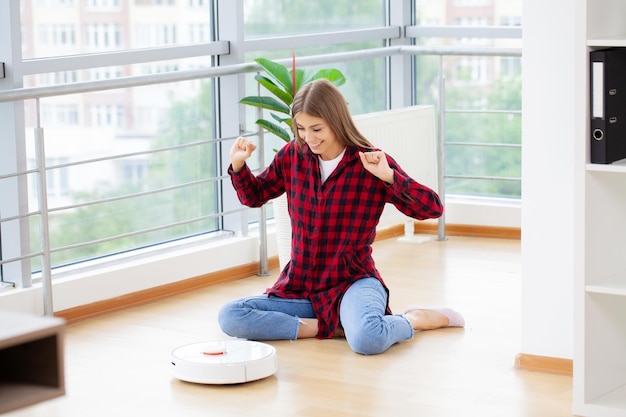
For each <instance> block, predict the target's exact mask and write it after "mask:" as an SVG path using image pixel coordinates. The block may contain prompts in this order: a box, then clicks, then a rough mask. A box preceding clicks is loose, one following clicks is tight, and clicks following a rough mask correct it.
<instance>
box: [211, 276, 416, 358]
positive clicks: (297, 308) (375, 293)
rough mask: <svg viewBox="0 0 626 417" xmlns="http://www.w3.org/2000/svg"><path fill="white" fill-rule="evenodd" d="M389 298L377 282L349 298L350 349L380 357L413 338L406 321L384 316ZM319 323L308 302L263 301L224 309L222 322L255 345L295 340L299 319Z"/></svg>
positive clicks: (359, 284)
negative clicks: (258, 342) (392, 347)
mask: <svg viewBox="0 0 626 417" xmlns="http://www.w3.org/2000/svg"><path fill="white" fill-rule="evenodd" d="M386 305H387V292H386V291H385V289H384V288H383V286H382V284H381V283H380V281H378V280H377V279H376V278H363V279H360V280H358V281H356V282H355V283H354V284H352V285H351V286H350V288H348V290H347V291H346V293H345V294H344V296H343V298H342V301H341V306H340V308H339V319H340V321H341V326H342V327H343V330H344V333H345V337H346V340H347V341H348V344H349V345H350V347H351V348H352V350H354V351H355V352H357V353H361V354H364V355H376V354H379V353H383V352H384V351H386V350H387V349H389V348H390V347H391V345H393V344H395V343H397V342H400V341H402V340H408V339H411V338H412V337H413V333H414V332H413V328H412V327H411V324H410V323H409V321H408V320H407V319H406V318H405V317H403V316H401V315H385V307H386ZM305 318H309V319H312V318H315V313H314V312H313V308H312V307H311V302H310V301H309V300H307V299H288V298H279V297H268V296H267V295H258V296H252V297H244V298H240V299H237V300H234V301H231V302H230V303H228V304H226V305H224V306H223V307H222V308H221V310H220V312H219V314H218V322H219V324H220V327H221V328H222V330H223V331H224V332H225V333H226V334H228V335H229V336H233V337H240V338H244V339H250V340H295V339H296V338H297V335H298V329H299V327H300V325H301V321H300V319H305Z"/></svg>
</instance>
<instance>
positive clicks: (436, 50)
mask: <svg viewBox="0 0 626 417" xmlns="http://www.w3.org/2000/svg"><path fill="white" fill-rule="evenodd" d="M394 55H434V56H439V57H440V64H439V65H440V68H439V70H440V89H439V137H438V154H437V158H438V169H439V173H438V178H439V181H438V182H439V190H438V192H439V194H440V196H441V197H442V198H445V178H450V177H451V176H450V177H446V175H445V167H444V158H445V156H444V134H445V114H446V111H447V110H446V109H445V80H444V77H443V62H442V59H443V57H444V56H461V55H464V56H500V57H520V56H521V49H519V48H460V47H422V46H391V47H384V48H374V49H366V50H358V51H352V52H342V53H334V54H326V55H317V56H308V57H301V58H299V59H298V63H299V65H300V66H301V67H302V66H315V65H322V64H329V63H339V62H346V61H354V60H365V59H371V58H377V57H390V56H394ZM277 62H279V63H284V64H288V63H289V62H290V61H289V60H277ZM260 70H261V67H260V66H259V65H257V64H256V63H243V64H238V65H229V66H222V67H211V68H202V69H194V70H185V71H177V72H172V73H160V74H153V75H142V76H131V77H123V78H118V79H107V80H99V81H88V82H78V83H72V84H64V85H54V86H46V87H32V88H21V89H14V90H7V91H0V103H6V102H15V101H22V100H32V99H34V100H35V101H36V112H37V121H36V127H35V139H36V155H37V167H36V168H34V169H29V170H25V171H21V172H16V173H12V174H9V175H2V176H0V180H2V179H7V178H15V177H21V176H24V175H29V174H35V175H36V176H37V183H38V192H39V195H38V200H39V210H38V211H34V212H29V213H25V214H20V215H18V216H13V217H7V218H1V219H0V222H8V221H16V220H23V219H25V218H28V217H31V216H33V215H39V216H40V219H41V220H40V227H41V233H40V236H41V251H38V252H33V253H29V254H27V255H23V256H20V257H14V258H11V259H3V260H0V266H2V265H4V264H8V263H11V262H17V261H21V260H24V259H27V258H33V257H37V256H41V257H42V259H43V262H42V273H41V279H42V286H43V290H44V312H45V314H47V315H51V314H52V312H53V309H52V291H51V289H52V284H51V278H52V277H51V274H52V271H51V269H52V268H51V265H50V255H51V253H53V252H55V251H60V250H64V249H67V248H68V247H63V248H51V247H50V238H49V223H48V219H49V214H50V213H51V212H53V211H54V210H61V209H67V208H78V207H81V206H84V205H88V204H95V203H94V202H91V203H85V204H76V205H72V206H65V207H61V208H58V209H53V210H50V209H49V208H48V194H47V190H46V184H47V172H48V171H49V170H51V169H58V168H61V167H66V166H69V165H70V164H65V165H61V164H57V165H54V166H46V157H45V151H44V149H45V144H44V129H43V127H42V126H41V120H40V116H39V114H40V111H41V110H40V103H39V100H40V99H41V98H44V97H54V96H62V95H68V94H77V93H87V92H96V91H106V90H113V89H120V88H129V87H138V86H146V85H156V84H165V83H172V82H179V81H189V80H199V79H207V78H215V77H220V76H225V75H234V74H245V73H251V72H258V71H260ZM509 113H510V112H509ZM232 139H234V138H216V139H211V140H209V141H202V142H197V143H188V144H184V145H178V146H174V147H167V148H161V149H153V150H150V151H144V152H135V153H126V154H123V155H113V156H109V157H102V158H97V159H91V160H85V161H80V162H77V164H87V163H93V162H95V161H103V160H111V159H116V158H123V157H128V156H137V155H146V154H151V153H156V152H163V151H166V150H172V149H180V148H183V147H190V146H198V145H200V144H206V143H208V142H220V141H226V140H232ZM450 145H455V144H454V143H452V144H450ZM489 146H499V145H494V144H489ZM224 178H226V177H225V176H218V177H213V178H209V179H206V180H202V182H216V181H220V180H222V179H224ZM507 179H509V178H507ZM191 184H193V183H191ZM187 186H190V183H185V184H181V185H179V186H176V187H187ZM169 189H170V188H163V189H159V190H153V191H150V192H147V194H154V193H159V192H163V191H166V190H169ZM136 196H137V194H131V195H128V196H123V197H119V198H120V199H122V198H132V197H136ZM103 201H104V200H103ZM99 202H102V201H99ZM241 210H245V208H242V209H237V210H232V211H228V212H226V211H222V212H218V213H215V214H212V215H210V216H206V217H205V218H217V217H223V216H225V215H227V214H232V213H236V212H239V211H241ZM203 219H204V218H203ZM197 220H198V219H192V220H189V221H188V222H193V221H197ZM171 226H172V225H167V226H162V227H155V228H150V229H145V230H140V231H135V232H133V233H131V234H132V235H137V234H143V233H148V232H151V231H155V230H159V229H161V228H164V227H171ZM260 230H261V233H260V239H261V243H260V246H261V247H260V251H261V258H262V260H261V266H262V269H263V268H265V269H266V268H267V241H266V225H265V215H262V216H261V223H260ZM131 234H129V235H131ZM438 234H439V236H438V238H439V239H440V240H442V239H445V218H444V217H442V218H441V219H440V221H439V232H438ZM119 237H120V236H114V237H111V238H110V239H103V240H102V241H105V240H113V239H118V238H119ZM93 243H94V242H93V241H90V242H84V243H81V244H76V245H72V246H71V247H81V246H87V245H91V244H93ZM262 273H263V271H262Z"/></svg>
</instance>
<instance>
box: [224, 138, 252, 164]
mask: <svg viewBox="0 0 626 417" xmlns="http://www.w3.org/2000/svg"><path fill="white" fill-rule="evenodd" d="M255 149H256V145H255V144H254V143H252V142H250V141H249V140H248V139H246V138H244V137H242V136H239V137H238V138H237V139H236V140H235V143H233V146H232V147H231V148H230V163H231V165H232V167H233V171H235V172H237V171H239V170H240V169H241V168H242V167H243V164H244V163H245V161H246V159H248V158H250V155H252V152H254V150H255Z"/></svg>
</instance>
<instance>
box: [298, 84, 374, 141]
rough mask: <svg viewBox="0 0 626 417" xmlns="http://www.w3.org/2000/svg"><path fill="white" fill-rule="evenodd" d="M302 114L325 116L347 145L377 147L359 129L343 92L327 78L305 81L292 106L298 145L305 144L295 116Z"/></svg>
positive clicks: (326, 120)
mask: <svg viewBox="0 0 626 417" xmlns="http://www.w3.org/2000/svg"><path fill="white" fill-rule="evenodd" d="M300 113H307V114H309V115H311V116H313V117H319V118H321V119H323V120H324V121H325V122H326V123H327V124H328V126H329V127H330V128H331V129H332V131H333V132H334V133H335V136H337V139H338V140H339V141H340V142H342V143H343V144H344V145H346V146H357V147H361V148H370V149H371V148H374V145H372V143H371V142H370V141H369V140H368V139H367V138H366V137H365V136H363V134H362V133H361V132H359V130H358V129H357V127H356V125H355V124H354V121H353V120H352V115H351V114H350V110H349V109H348V104H347V103H346V100H345V98H344V97H343V94H341V91H339V89H338V88H337V87H335V85H334V84H333V83H331V82H330V81H328V80H326V79H319V80H315V81H312V82H310V83H308V84H306V85H305V86H304V87H302V88H301V89H300V91H298V93H297V94H296V96H295V97H294V99H293V103H292V105H291V118H292V120H293V131H294V135H295V137H296V141H297V142H298V144H299V145H301V146H302V145H304V143H305V142H304V139H302V138H301V137H300V135H298V130H297V129H296V118H297V117H298V115H299V114H300Z"/></svg>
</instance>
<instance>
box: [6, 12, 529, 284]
mask: <svg viewBox="0 0 626 417" xmlns="http://www.w3.org/2000/svg"><path fill="white" fill-rule="evenodd" d="M9 1H11V2H16V0H9ZM399 3H400V2H393V1H389V0H364V1H359V2H349V1H337V0H320V1H315V2H311V1H310V0H309V1H306V0H217V1H209V0H129V1H121V0H21V2H20V3H19V4H20V6H21V7H20V11H21V21H20V22H19V23H18V24H17V25H14V26H13V27H21V30H22V32H21V42H22V47H21V54H22V57H21V61H22V62H20V64H22V66H23V68H25V69H24V74H22V75H20V76H19V80H16V82H15V85H16V86H24V87H29V88H30V87H44V86H59V85H65V84H72V83H85V82H96V83H98V82H105V81H109V80H120V79H126V78H133V77H137V76H146V75H154V74H163V73H174V74H175V73H180V72H182V71H187V70H195V69H199V68H206V67H211V66H215V65H218V64H219V65H230V64H241V63H243V62H252V61H253V60H254V59H255V58H257V57H261V56H262V57H266V58H270V59H277V60H282V59H284V60H288V59H290V58H291V56H292V53H294V54H295V55H296V62H297V65H298V62H300V61H299V60H300V59H303V58H306V57H312V56H322V55H325V54H337V53H347V52H354V51H363V50H377V49H381V48H383V47H387V46H390V45H396V44H398V42H399V43H400V44H402V45H408V46H410V45H417V46H433V47H440V46H446V47H464V48H467V49H468V50H471V49H472V48H474V49H477V48H490V47H494V48H498V47H500V48H506V47H519V46H520V42H521V41H520V39H519V38H518V39H509V38H508V37H507V36H498V35H495V36H489V35H485V32H482V31H480V29H488V28H493V27H494V26H508V27H515V26H520V25H521V0H481V1H450V0H414V2H413V4H412V7H411V8H410V10H411V12H407V10H399V9H397V6H398V4H399ZM214 6H216V7H217V8H216V9H215V10H217V13H223V12H224V10H225V9H227V10H231V11H232V13H233V17H236V18H233V19H229V20H228V22H227V24H226V23H224V22H221V23H222V24H221V25H219V24H218V25H213V24H212V21H211V19H212V17H214V16H213V13H215V11H214V9H213V7H214ZM236 6H237V7H236ZM239 6H241V7H239ZM241 10H242V14H243V15H242V16H240V15H236V14H237V13H239V11H241ZM399 14H401V15H402V19H397V17H398V15H399ZM235 15H236V16H235ZM2 19H4V20H2ZM8 20H9V18H8V17H7V16H4V17H0V21H4V22H7V21H8ZM238 22H241V24H242V25H243V27H240V28H239V27H235V28H232V29H233V30H231V31H225V27H227V26H231V25H238V24H239V23H238ZM400 22H402V23H400ZM409 28H412V29H413V30H415V31H416V32H415V33H417V34H416V35H406V36H407V37H406V38H405V37H404V36H405V34H407V33H410V32H408V31H407V30H408V29H409ZM459 28H461V29H463V30H459ZM229 29H230V28H229ZM422 29H423V30H422ZM223 33H229V35H228V36H224V35H223ZM220 35H221V37H220ZM215 40H217V41H222V42H224V43H226V42H229V44H228V45H226V47H225V48H224V49H223V50H222V51H220V52H218V53H215V54H207V53H203V52H201V51H202V49H195V48H202V47H206V46H207V45H209V46H211V44H216V43H219V42H213V41H215ZM0 48H9V46H8V45H4V44H2V45H0ZM172 51H174V52H172ZM181 51H182V52H181ZM189 51H193V52H192V53H190V52H189ZM196 51H200V52H196ZM168 54H169V55H168ZM10 55H11V56H13V55H14V54H10ZM18 55H19V54H18ZM217 56H220V58H219V59H218V58H217ZM222 58H223V60H222ZM392 61H393V62H396V61H395V60H393V59H391V58H390V57H388V56H384V55H376V56H374V57H372V56H365V57H361V58H358V59H345V60H337V61H332V62H330V63H327V64H319V65H318V64H315V65H311V66H310V67H309V69H310V70H311V71H313V70H315V69H318V68H321V67H325V68H330V67H334V68H338V69H340V70H341V71H342V72H343V73H344V74H345V75H346V78H347V83H346V84H345V85H343V86H341V90H342V92H343V93H344V95H345V96H346V98H347V100H348V102H349V106H350V109H351V111H352V112H353V114H361V113H367V112H374V111H379V110H385V109H387V108H388V107H389V106H390V105H391V104H390V103H392V102H393V97H394V95H403V96H406V97H409V98H411V99H412V102H411V103H410V104H433V105H435V106H439V104H440V101H439V100H440V96H439V83H440V77H441V76H442V75H443V76H444V77H445V80H446V92H445V102H446V104H445V109H444V110H445V140H446V152H445V154H446V172H447V174H448V178H447V179H446V187H447V190H448V193H451V194H457V195H463V196H467V195H470V196H482V197H487V198H493V197H506V198H510V199H517V198H519V196H520V181H519V176H520V149H519V146H520V138H521V122H520V118H521V115H520V113H519V110H520V109H521V98H520V97H521V95H520V92H521V88H520V73H521V65H520V61H519V58H517V57H511V56H495V57H485V56H481V55H480V54H479V53H475V54H474V53H468V54H467V55H459V54H453V55H449V56H443V57H440V56H439V55H437V54H434V55H433V54H430V55H429V54H417V55H415V56H414V57H411V58H410V59H409V61H412V62H411V63H409V65H408V67H410V70H409V71H404V72H402V76H404V75H406V74H409V76H408V77H407V78H406V79H403V81H402V84H401V83H400V81H398V79H395V78H392V77H394V76H396V75H397V74H398V72H397V71H394V69H395V68H393V66H394V65H398V64H397V63H393V62H392ZM406 62H407V61H406V60H405V61H403V62H402V64H401V65H405V64H406ZM224 63H225V64H224ZM15 67H16V68H21V66H20V65H17V66H15ZM392 74H393V75H392ZM253 77H254V74H253V73H245V74H244V73H237V74H228V75H224V76H221V78H220V77H209V78H206V79H193V80H185V81H178V82H164V83H162V84H155V85H145V86H136V87H128V88H114V89H104V90H101V91H91V92H81V93H76V94H59V95H56V96H50V97H48V96H46V97H42V98H41V99H40V100H26V101H24V106H23V108H22V109H20V110H17V111H14V110H13V109H10V110H7V109H8V108H4V107H3V108H2V110H0V121H10V122H11V123H13V120H18V121H22V122H21V125H18V124H16V126H18V127H19V128H20V131H19V132H14V133H10V134H5V135H3V136H2V137H0V145H1V146H2V149H4V150H6V152H10V153H11V157H10V158H8V157H7V156H6V155H8V153H5V155H4V156H2V155H0V161H2V162H3V164H4V165H3V166H0V176H2V175H7V174H10V172H11V171H7V172H5V169H6V167H8V166H9V165H11V166H12V168H11V169H14V170H15V172H27V173H26V174H23V175H22V176H21V177H20V178H19V179H14V178H4V179H3V178H0V188H1V191H2V194H0V195H2V196H3V197H2V199H4V201H1V202H0V212H1V213H2V214H3V216H5V217H6V216H9V217H12V218H13V220H11V221H5V222H4V223H3V224H2V227H1V228H0V234H1V236H0V237H1V238H2V241H3V242H5V245H4V247H3V248H2V250H3V251H4V252H3V259H6V258H7V257H9V258H10V257H14V258H16V259H18V258H20V257H22V256H25V255H26V252H27V251H28V250H30V251H31V252H32V253H37V252H39V251H41V250H42V248H41V247H40V242H41V236H40V235H39V233H40V226H39V225H40V223H41V222H40V220H41V218H40V215H41V214H40V213H39V210H40V208H41V206H40V201H39V197H40V195H39V192H40V191H41V190H40V189H39V186H38V181H37V177H36V173H35V172H36V168H37V158H38V154H37V152H36V149H35V134H34V132H35V131H36V127H37V126H38V125H41V127H42V128H43V130H44V131H45V135H44V137H45V155H46V165H47V170H46V176H47V178H46V187H47V199H48V201H47V206H48V208H49V210H50V213H49V218H48V223H49V224H48V227H49V233H50V239H49V241H50V245H51V250H52V253H51V261H52V267H60V266H64V265H69V264H76V263H81V262H83V261H86V260H93V259H97V258H103V257H110V256H111V255H115V254H120V253H131V252H133V251H134V250H136V249H140V248H146V247H155V246H158V245H159V244H162V243H165V242H174V241H179V240H183V239H186V238H190V237H193V236H198V235H208V234H211V233H214V232H220V231H223V230H224V229H228V231H229V233H237V232H241V231H242V230H243V229H246V227H247V224H244V223H246V221H245V219H244V220H242V219H243V217H242V216H241V214H240V213H238V212H236V211H237V210H239V209H240V207H239V206H237V207H235V205H236V204H237V203H236V199H234V198H232V197H233V196H232V195H230V196H228V192H229V190H227V189H226V188H228V186H229V184H228V181H224V177H222V175H223V174H224V168H225V166H226V165H227V161H225V160H224V159H222V158H224V157H225V155H227V147H228V146H229V143H228V142H226V143H224V144H221V143H220V142H219V140H220V139H228V138H225V137H224V136H229V135H231V136H233V138H234V137H236V135H237V134H241V133H246V134H251V135H254V131H255V129H256V126H255V124H254V120H256V119H255V118H256V117H257V115H256V114H255V113H254V110H252V109H251V108H243V106H239V105H238V104H237V100H238V97H233V96H236V95H239V93H238V94H235V93H234V92H233V91H234V90H233V91H231V90H228V91H226V90H225V87H224V86H225V85H228V86H233V85H237V86H238V88H240V90H239V91H241V92H245V94H256V92H257V88H258V86H257V84H256V82H255V81H254V80H253ZM225 80H226V81H228V82H224V81H225ZM233 80H236V81H235V82H233V83H230V82H231V81H233ZM229 83H230V84H229ZM12 87H14V86H12ZM400 93H401V94H400ZM229 99H230V101H229ZM242 111H243V112H245V114H243V115H240V112H242ZM226 123H230V124H231V125H236V128H235V129H226V130H224V125H225V124H226ZM224 131H228V134H224ZM220 136H222V138H220ZM266 138H267V140H268V141H269V143H268V144H267V146H266V147H265V149H266V152H267V155H266V158H265V161H266V162H267V161H269V160H270V158H271V156H272V149H273V148H276V147H278V146H280V144H281V143H280V140H279V139H278V138H272V137H269V135H266ZM231 139H232V138H231ZM6 160H9V161H10V162H11V164H6V163H5V161H6ZM16 161H17V162H16ZM257 168H261V167H257ZM20 187H25V190H26V191H24V192H21V191H20V190H21V188H20ZM16 190H17V191H16ZM24 196H26V198H24ZM225 196H226V197H225ZM227 198H231V200H229V202H228V203H227V204H225V203H224V201H225V199H227ZM25 203H26V204H27V205H28V213H30V215H29V216H27V218H26V220H24V219H18V217H19V215H24V213H25V211H24V204H25ZM223 211H227V212H228V213H227V215H226V216H230V217H229V219H233V218H235V219H236V221H235V222H233V223H231V222H230V220H228V221H225V220H223V218H222V217H219V216H218V214H219V213H221V212H223ZM269 215H270V216H271V212H269ZM258 218H259V213H258V212H253V213H252V214H251V215H250V216H249V218H248V219H249V220H252V221H255V220H256V219H258ZM238 222H239V224H238ZM24 223H28V224H29V225H28V224H27V225H25V224H24ZM26 226H29V227H26ZM24 230H27V231H28V232H27V233H24ZM18 235H19V236H22V237H24V236H28V238H25V239H24V241H21V242H20V245H19V246H20V247H17V248H16V246H18V245H14V247H11V248H9V249H7V245H6V242H8V241H12V240H13V237H14V236H18ZM25 247H26V248H25ZM35 258H37V257H35ZM35 258H33V261H32V271H36V270H37V269H38V268H40V266H41V265H42V262H41V261H40V260H39V258H37V259H35ZM19 262H21V260H20V261H19ZM5 272H6V271H5ZM9 275H10V274H9ZM6 276H7V273H4V274H3V278H4V277H6Z"/></svg>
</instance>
